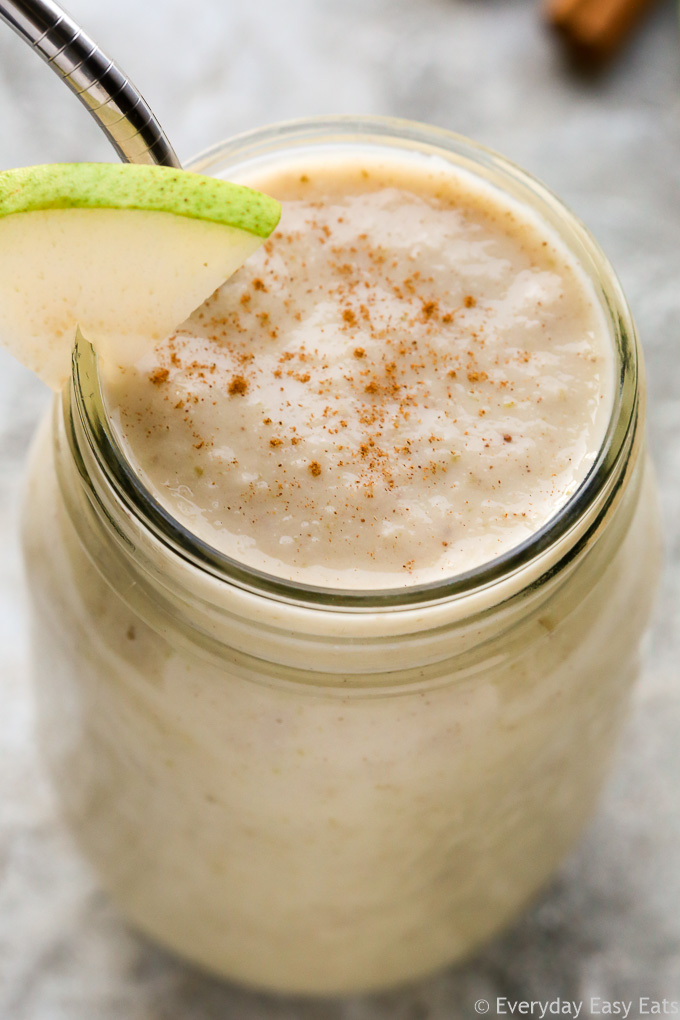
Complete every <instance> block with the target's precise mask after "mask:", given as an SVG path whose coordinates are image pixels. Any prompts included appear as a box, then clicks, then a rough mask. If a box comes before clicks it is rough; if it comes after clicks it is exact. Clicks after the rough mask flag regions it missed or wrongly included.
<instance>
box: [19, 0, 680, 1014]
mask: <svg viewBox="0 0 680 1020" xmlns="http://www.w3.org/2000/svg"><path fill="white" fill-rule="evenodd" d="M71 12H72V13H73V14H74V16H75V17H76V18H79V19H80V20H81V21H82V23H84V25H85V26H86V28H87V30H88V31H89V32H90V33H91V34H92V35H93V36H94V37H95V38H97V39H98V40H99V41H100V42H101V43H102V45H104V46H105V47H106V48H108V49H109V51H110V52H111V53H113V54H115V55H116V57H117V59H118V60H119V61H120V62H121V63H122V65H123V66H124V67H125V69H126V70H127V71H128V73H130V74H132V76H133V78H134V80H135V81H136V82H137V84H138V85H139V87H140V88H141V89H142V90H143V92H144V93H145V94H146V96H147V98H148V99H149V100H150V102H151V103H152V105H153V107H154V109H155V111H156V112H157V114H158V116H159V117H160V119H161V121H162V123H163V124H164V125H165V127H166V129H167V131H168V133H169V134H170V136H171V139H172V141H173V143H174V145H175V146H176V148H177V150H178V153H179V154H180V157H183V158H186V157H188V156H189V155H190V154H191V153H193V152H195V151H196V150H198V149H200V148H203V147H205V146H207V145H209V144H211V143H212V142H214V141H216V140H218V139H219V138H223V137H226V136H228V135H230V134H233V133H234V132H237V131H239V130H244V129H247V128H250V127H255V126H258V125H262V124H264V123H267V122H271V121H274V120H279V119H284V118H289V117H296V116H303V115H307V114H313V113H327V112H338V113H340V112H343V113H344V112H357V113H369V112H370V113H385V114H395V115H400V116H406V117H412V118H416V119H419V120H425V121H431V122H433V123H435V124H439V125H441V126H444V127H448V128H453V129H455V130H458V131H461V132H463V133H465V134H469V135H471V136H473V137H475V138H477V139H479V140H481V141H483V142H485V143H487V144H489V145H491V146H493V147H494V148H497V149H499V150H501V151H502V152H504V153H505V154H506V155H508V156H510V157H511V158H513V159H514V160H516V161H517V162H518V163H520V164H523V165H524V166H526V167H527V168H528V169H530V170H531V171H533V172H534V173H535V174H537V175H538V176H539V177H542V178H543V179H544V180H545V181H546V182H547V183H548V184H549V185H550V186H551V187H552V188H553V189H554V190H555V191H557V192H558V193H559V194H560V195H561V196H562V197H563V198H565V199H566V201H567V202H568V203H569V204H571V205H572V207H573V208H574V209H575V210H576V211H577V212H578V213H579V214H580V215H581V217H582V218H583V219H584V220H585V221H586V222H587V224H588V225H589V226H590V227H591V229H592V230H593V231H594V233H595V234H596V236H597V237H598V239H599V240H600V242H601V243H602V244H603V246H604V248H605V250H606V251H607V252H608V254H609V255H610V258H611V259H612V261H613V262H614V265H615V266H616V268H617V270H618V272H619V274H620V276H621V278H622V280H623V284H624V287H625V289H626V291H627V293H628V295H629V298H630V300H631V303H632V305H633V309H634V312H635V314H636V317H637V319H638V323H639V326H640V330H641V333H642V336H643V340H644V346H645V350H646V356H647V365H648V371H649V391H650V399H649V422H650V438H651V444H652V449H653V454H654V458H655V461H656V465H657V469H658V474H659V478H660V483H661V492H662V504H663V513H664V519H665V525H666V535H667V568H666V572H665V576H664V581H663V587H662V592H661V596H660V600H659V605H658V608H657V612H656V617H655V622H654V627H653V630H652V634H651V637H650V639H649V642H648V644H647V647H646V654H645V663H644V671H643V675H642V678H641V682H640V684H639V686H638V688H637V692H636V695H635V699H634V705H633V713H632V716H631V719H630V723H629V726H628V730H627V733H626V737H625V741H624V746H623V749H622V752H621V754H620V756H619V759H618V762H617V766H616V770H615V773H614V774H613V776H612V779H611V782H610V783H609V786H608V788H607V790H606V792H605V795H604V797H603V799H602V802H601V805H600V809H599V812H598V814H597V817H596V818H595V820H594V821H593V823H592V825H591V826H590V828H589V830H588V832H587V834H586V836H585V838H584V840H583V841H582V843H581V845H580V847H579V848H578V850H577V851H576V853H575V854H574V855H573V856H572V858H571V860H570V861H568V863H567V864H566V866H565V867H564V868H563V870H562V871H561V873H560V874H559V875H558V876H557V878H556V879H555V880H554V882H553V884H552V886H551V887H550V889H548V890H547V891H546V893H545V895H544V896H543V897H542V898H541V900H540V902H539V903H538V904H537V905H536V906H535V907H534V908H533V909H532V910H531V912H530V913H529V914H527V915H526V916H525V917H524V918H523V919H521V920H520V921H519V923H517V924H516V925H515V926H514V927H513V928H512V930H511V931H509V932H507V933H506V934H505V935H504V936H503V937H502V938H501V939H499V940H497V941H496V942H495V943H494V944H492V945H491V946H489V947H487V948H486V949H485V950H484V951H483V952H482V953H481V954H479V955H478V956H477V957H476V958H475V959H474V960H472V961H470V962H469V963H468V964H466V965H465V966H462V967H459V968H456V969H453V970H450V971H448V972H446V973H443V974H440V975H438V976H437V977H435V978H433V979H431V980H429V981H427V982H424V983H422V984H420V985H418V986H416V987H413V988H410V989H408V990H405V991H401V992H398V993H394V994H390V995H383V996H379V997H369V998H355V999H351V1000H343V1001H331V1002H325V1003H324V1002H317V1001H298V1000H279V999H275V998H270V997H264V996H258V995H254V994H251V993H249V992H246V991H243V990H241V989H238V988H234V987H230V986H228V985H224V984H221V983H219V982H217V981H214V980H212V979H210V978H206V977H205V976H203V975H201V974H200V973H198V972H197V971H195V970H193V969H191V968H190V967H188V966H185V965H184V964H182V963H180V962H178V961H176V960H174V959H173V958H171V957H170V956H169V955H167V954H166V953H164V952H163V951H161V950H159V949H157V948H156V947H154V946H153V945H151V944H150V943H148V942H147V941H145V940H143V939H141V938H139V937H138V936H136V935H135V934H134V933H132V932H131V931H130V930H129V929H128V928H127V927H126V925H125V924H124V922H123V921H122V920H121V918H120V917H119V916H118V914H117V913H116V911H115V910H114V909H113V907H112V906H111V905H110V904H109V903H108V902H107V900H106V899H105V897H104V896H103V895H102V894H101V893H100V892H99V890H98V888H97V885H96V882H95V881H94V880H93V879H92V877H91V876H90V874H89V873H88V870H87V868H86V866H85V865H84V863H83V862H82V861H81V859H80V858H79V857H78V855H77V853H76V851H75V849H74V847H73V846H72V844H71V842H70V839H69V837H68V835H67V834H66V832H65V831H64V830H63V828H62V826H61V824H60V822H59V820H58V816H57V813H56V810H55V805H54V803H53V800H52V797H51V793H50V790H49V787H48V784H47V782H46V779H45V776H44V774H43V772H42V770H41V767H40V764H39V762H38V760H37V758H36V755H35V752H34V747H33V740H32V729H31V727H32V705H31V696H30V690H29V686H28V680H27V666H26V648H25V646H26V635H25V617H24V607H23V601H22V598H23V596H22V587H21V569H20V561H19V556H18V551H17V530H18V525H19V520H18V517H19V511H18V497H19V492H20V487H21V475H22V467H23V464H24V460H25V456H26V451H27V447H28V444H29V441H30V436H31V432H32V430H33V428H34V426H35V423H36V421H37V418H38V416H39V414H40V412H41V409H42V408H43V407H44V406H45V404H46V401H47V394H46V393H45V392H44V391H43V389H42V387H41V386H40V385H39V384H38V383H37V382H36V381H35V380H33V379H32V378H31V377H30V376H29V374H28V373H27V372H25V371H23V370H22V369H21V368H19V367H18V366H17V365H15V364H14V363H12V362H11V361H10V359H9V358H8V357H5V356H0V698H1V700H0V706H1V707H0V762H1V763H2V764H1V768H0V1020H293V1018H299V1020H321V1018H324V1020H387V1018H390V1020H426V1018H429V1020H444V1018H446V1020H449V1018H450V1020H455V1018H459V1017H472V1016H474V1015H475V1013H474V1002H475V1000H477V999H479V998H482V997H483V998H486V999H488V1000H490V1001H491V1002H492V1003H493V1001H494V1000H495V997H496V996H499V995H500V996H507V997H509V998H511V999H515V1000H518V999H528V1000H531V999H534V1000H543V1001H545V1000H556V999H557V998H558V997H559V998H561V999H562V1000H565V999H571V1000H577V1001H585V1005H584V1007H583V1010H582V1013H581V1015H582V1016H583V1015H588V1003H589V1000H590V998H591V996H599V997H601V998H603V999H610V1000H613V999H618V1000H633V1001H634V1003H637V1001H638V999H639V998H640V996H649V997H650V998H653V999H658V1000H661V999H663V998H666V999H671V1000H672V999H675V1000H680V741H679V740H678V733H679V731H680V686H679V684H678V680H677V677H678V665H677V664H678V661H679V658H680V635H679V634H678V604H679V603H678V594H679V592H678V589H679V588H680V544H679V540H678V539H679V535H680V528H679V526H678V521H679V520H680V399H679V397H678V393H679V391H680V379H679V378H678V376H679V374H680V373H679V372H678V367H677V362H678V360H679V359H680V348H679V346H678V341H679V339H680V46H679V40H678V33H677V24H676V11H675V9H674V5H673V4H671V3H668V4H667V5H666V4H662V5H660V7H659V8H658V9H657V11H656V12H655V13H654V15H653V16H652V18H651V20H650V21H649V23H648V24H647V25H646V26H645V29H644V31H643V32H642V34H641V35H640V37H639V38H638V39H636V40H635V42H634V44H633V45H632V46H631V47H630V48H629V49H628V50H627V51H626V53H625V55H624V56H623V57H622V59H620V60H619V61H618V62H617V63H616V64H615V65H614V66H613V67H612V68H611V69H610V70H609V71H608V72H607V73H606V74H604V75H601V76H599V77H596V78H593V77H584V76H581V75H577V74H575V73H573V71H572V70H571V69H570V68H569V67H568V66H567V65H566V64H565V62H564V61H563V60H562V59H561V58H560V55H559V53H558V51H557V50H556V48H555V46H554V45H553V40H552V39H551V38H550V37H549V36H548V35H547V34H546V33H545V32H544V30H543V29H542V27H541V25H540V22H539V18H538V10H537V4H536V3H534V2H530V0H288V2H287V3H285V4H282V3H281V2H280V0H252V2H250V3H248V4H245V3H237V2H235V0H232V2H228V0H193V2H192V4H191V5H186V4H185V3H180V0H156V2H151V3H147V4H139V3H137V2H136V0H116V2H115V3H114V2H113V0H111V2H109V3H102V2H101V0H71ZM0 125H1V129H0V165H1V166H15V165H21V164H30V163H37V162H49V161H58V160H79V159H95V160H96V159H107V158H111V153H110V152H109V150H108V148H107V144H106V142H105V140H104V139H103V137H101V136H100V135H99V134H98V132H97V129H96V128H95V126H94V124H93V123H91V122H90V120H89V118H88V117H87V115H86V114H85V113H84V112H83V111H82V110H81V108H80V107H79V105H78V104H77V103H76V102H75V100H73V99H72V97H71V96H70V95H69V94H68V92H67V90H66V89H64V88H63V87H62V86H59V85H58V83H57V81H56V79H54V80H53V77H52V75H51V74H50V72H49V70H48V69H47V68H46V67H44V66H43V65H42V64H41V63H40V62H39V61H38V60H37V59H36V58H35V57H33V56H32V55H31V54H30V53H29V51H28V49H27V48H25V47H24V46H22V44H21V43H20V41H19V40H18V39H16V38H15V37H14V36H12V35H11V34H10V33H9V31H4V30H3V31H0ZM638 1012H639V1010H638V1007H637V1005H634V1006H633V1009H632V1012H631V1016H636V1015H637V1014H638ZM490 1015H492V1016H494V1015H496V1013H495V1008H494V1006H493V1005H492V1009H491V1013H490ZM534 1015H537V1014H536V1013H534Z"/></svg>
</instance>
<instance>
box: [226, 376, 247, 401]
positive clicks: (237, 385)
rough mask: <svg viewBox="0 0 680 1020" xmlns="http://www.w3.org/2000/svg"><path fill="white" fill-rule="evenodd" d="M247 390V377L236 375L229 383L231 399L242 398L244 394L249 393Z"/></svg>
mask: <svg viewBox="0 0 680 1020" xmlns="http://www.w3.org/2000/svg"><path fill="white" fill-rule="evenodd" d="M247 390H248V380H247V379H246V378H245V376H242V375H235V376H234V378H233V379H232V380H231V382H230V383H229V395H230V396H231V397H235V396H237V395H238V396H241V397H242V396H243V394H244V393H246V392H247Z"/></svg>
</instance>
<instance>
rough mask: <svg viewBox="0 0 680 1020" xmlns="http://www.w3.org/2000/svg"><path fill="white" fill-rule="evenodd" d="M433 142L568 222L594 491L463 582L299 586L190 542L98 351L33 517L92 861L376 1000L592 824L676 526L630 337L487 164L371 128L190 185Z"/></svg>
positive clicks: (285, 976)
mask: <svg viewBox="0 0 680 1020" xmlns="http://www.w3.org/2000/svg"><path fill="white" fill-rule="evenodd" d="M357 145H358V146H360V147H362V151H365V148H366V147H369V148H371V149H372V150H373V149H378V150H381V149H384V148H385V147H386V148H387V149H389V150H390V151H391V152H395V151H399V152H410V153H413V152H416V153H422V154H423V155H433V156H436V157H437V158H438V159H439V160H447V161H451V162H452V163H454V164H456V165H458V166H462V167H464V168H465V169H467V170H469V171H471V172H474V173H475V174H478V175H480V176H481V177H482V178H484V179H486V180H487V181H490V182H491V183H492V184H493V185H494V186H496V187H499V188H501V189H503V190H504V191H506V192H509V193H510V194H512V195H513V196H515V197H516V198H518V199H519V200H520V201H521V202H523V203H524V204H525V205H526V206H528V207H530V208H532V209H533V210H535V211H536V213H537V214H538V215H539V216H540V217H542V218H543V219H544V221H545V222H547V223H548V224H550V225H551V227H552V228H553V229H556V230H557V231H558V232H559V234H560V235H561V237H562V239H563V241H564V243H565V244H566V245H567V246H568V247H569V248H570V249H571V250H572V251H573V252H574V253H575V254H576V256H577V257H578V259H579V261H580V263H581V265H582V266H583V268H584V270H585V271H586V273H587V274H588V275H589V276H590V278H591V279H592V281H593V283H594V286H595V289H596V292H597V295H598V299H599V300H601V302H602V305H603V307H604V308H605V310H606V314H607V319H608V324H609V327H610V329H611V338H612V345H613V347H614V349H615V352H616V358H617V365H618V369H619V375H618V379H619V388H618V393H617V395H616V399H615V404H614V408H613V412H612V417H611V421H610V424H609V428H608V431H607V435H606V437H605V440H604V442H603V445H602V448H601V450H600V452H599V455H598V457H597V460H596V462H595V464H594V466H593V468H592V469H591V471H590V473H589V474H588V476H587V477H586V478H585V480H584V481H583V483H582V484H581V485H580V487H579V488H578V490H577V491H576V492H575V493H574V494H573V495H572V496H571V497H570V499H569V501H568V503H567V504H566V505H565V506H564V507H563V508H562V509H561V510H560V511H559V512H558V513H557V514H556V515H555V516H554V517H553V519H552V520H551V521H550V522H549V524H548V525H547V526H546V527H544V528H542V529H541V530H540V531H538V532H537V533H536V534H534V535H533V536H532V537H531V538H530V539H528V540H527V541H525V542H524V543H523V544H522V545H521V546H518V547H517V548H515V549H513V550H512V551H511V552H509V553H507V554H505V555H503V556H502V557H500V558H499V559H497V560H494V561H493V562H491V563H487V564H485V565H484V566H482V567H480V568H478V569H475V570H472V571H470V572H468V573H467V574H465V575H460V576H457V577H454V578H452V579H450V580H449V581H447V582H446V583H439V582H438V583H436V584H430V585H422V586H420V587H418V586H412V587H406V588H403V589H400V590H394V589H392V590H389V591H383V592H370V591H361V592H354V591H346V590H345V591H330V590H324V589H316V588H305V587H304V586H302V585H300V584H295V583H292V582H291V583H288V582H285V581H283V580H280V579H279V580H277V579H275V578H271V577H268V576H266V575H264V574H260V573H258V572H257V571H255V570H250V569H248V568H246V567H244V566H242V565H239V564H238V563H235V562H233V561H231V560H229V559H228V558H227V557H225V556H222V555H220V554H219V553H217V552H216V551H215V550H213V549H210V548H209V547H207V546H206V545H205V544H204V543H202V542H201V541H200V540H198V539H197V538H196V537H195V536H192V535H191V534H189V533H188V532H186V531H185V530H184V529H183V528H182V527H181V526H180V525H179V524H178V523H177V522H176V521H174V520H173V519H172V518H171V517H170V516H169V515H168V513H167V512H166V511H165V510H164V509H163V508H162V507H161V506H160V505H159V504H158V503H157V502H156V501H155V500H154V499H153V497H152V496H151V495H150V494H149V493H148V492H146V491H145V490H144V488H143V486H142V484H141V482H140V480H139V479H138V478H137V477H136V476H135V474H134V472H133V470H132V468H131V466H130V464H129V463H128V462H127V461H126V458H125V453H124V451H123V450H122V449H121V448H120V447H119V445H118V443H117V440H116V437H115V435H114V433H113V431H112V429H111V427H110V424H109V422H108V420H107V417H106V412H105V409H104V405H103V401H102V395H101V392H100V385H99V380H98V375H97V364H96V359H95V357H94V354H93V352H92V350H91V348H89V347H88V346H87V345H81V346H80V347H79V348H77V349H76V351H75V354H74V371H73V378H72V382H71V385H70V388H69V389H68V390H66V391H65V392H64V393H63V395H62V397H61V398H60V399H58V400H57V401H56V403H55V405H54V407H53V410H52V414H51V417H50V419H49V420H48V421H46V422H45V423H44V424H43V426H42V428H41V430H40V433H39V436H38V438H37V440H36V443H35V446H34V451H33V455H32V460H31V466H30V477H29V484H28V488H27V497H26V501H25V511H24V520H25V531H24V543H25V555H26V562H27V572H28V579H29V585H30V592H31V605H32V635H33V638H32V641H33V655H34V668H35V683H36V687H37V693H38V711H39V730H40V738H41V743H42V746H43V748H44V751H45V755H46V759H47V762H48V764H49V769H50V771H51V774H52V776H53V778H54V781H55V784H56V786H57V789H58V791H59V794H60V796H61V799H62V801H63V805H64V810H65V813H66V816H67V818H68V819H69V822H70V824H71V826H72V828H73V831H74V832H75V834H76V836H77V838H78V841H79V843H80V844H81V846H82V847H83V849H84V851H85V853H86V854H87V856H88V857H89V859H90V860H91V861H92V862H93V864H94V866H95V868H96V869H97V871H98V872H99V874H100V876H101V879H102V882H103V883H104V885H105V886H106V888H107V889H108V890H109V891H110V893H111V895H112V896H113V897H114V899H115V900H116V902H117V903H119V904H120V906H121V908H122V910H123V911H124V913H125V914H126V915H127V917H128V918H130V920H131V921H132V923H133V924H135V925H136V926H138V927H139V928H140V929H142V930H143V931H145V932H147V933H148V934H150V935H151V936H153V937H154V938H156V939H157V940H159V941H160V942H162V943H164V944H165V945H167V946H169V947H171V948H172V949H174V950H176V951H177V952H179V953H181V954H183V955H184V956H186V957H188V958H189V959H191V960H193V961H195V962H197V963H199V964H201V965H203V966H205V967H207V968H209V969H211V970H213V971H215V972H217V973H219V974H222V975H225V976H228V977H230V978H234V979H237V980H240V981H244V982H247V983H249V984H252V985H256V986H259V987H263V988H268V989H273V990H283V991H287V992H303V993H311V992H321V993H337V992H347V991H357V990H368V989H376V988H381V987H385V986H388V985H390V984H394V983H397V982H401V981H405V980H408V979H412V978H415V977H417V976H419V975H422V974H424V973H426V972H428V971H430V970H432V969H434V968H436V967H439V966H441V965H444V964H446V963H449V962H450V961H452V960H454V959H456V958H459V957H461V956H462V955H464V954H466V953H469V952H470V951H471V950H472V949H473V948H474V947H475V946H476V945H478V944H479V943H480V942H481V941H482V940H484V939H486V938H488V937H489V936H490V935H491V934H492V933H494V932H495V931H497V930H498V929H499V928H501V927H502V926H503V925H504V924H506V923H508V921H509V920H510V919H511V918H512V917H513V915H514V914H516V912H517V911H518V910H519V909H520V908H521V907H523V906H524V905H525V904H526V903H527V902H528V901H529V900H530V899H531V897H532V896H533V895H534V894H535V893H536V892H537V890H539V889H540V887H541V886H542V885H543V883H544V882H545V881H546V879H547V878H548V877H549V876H550V874H551V873H552V872H553V871H554V869H555V868H556V867H557V865H558V864H559V862H560V861H561V859H562V858H563V856H564V854H565V853H566V852H567V851H568V850H569V848H570V847H571V846H572V844H573V843H574V840H575V839H576V837H577V836H578V834H579V832H580V831H581V829H582V827H583V825H584V823H585V821H586V820H587V818H588V816H589V815H590V813H591V811H592V809H593V804H594V801H595V798H596V796H597V793H598V790H599V788H600V786H601V784H602V781H603V777H604V776H605V774H606V769H607V765H608V763H609V760H610V756H611V752H612V748H613V746H614V744H615V741H616V738H617V736H618V734H619V732H620V729H621V724H622V720H623V718H624V715H625V710H626V704H627V700H628V693H629V690H630V686H631V683H632V681H633V679H634V677H635V674H636V670H637V663H638V646H639V642H640V638H641V635H642V632H643V628H644V626H645V623H646V620H647V617H648V612H649V606H650V600H651V597H652V594H653V590H654V587H655V582H656V577H657V572H658V562H659V529H658V520H657V510H656V501H655V491H654V484H653V479H652V476H651V472H650V469H649V466H648V463H647V458H646V455H645V447H644V429H643V422H642V418H643V402H644V400H643V384H642V376H641V369H640V352H639V349H638V345H637V339H636V334H635V328H634V325H633V322H632V319H631V316H630V312H629V309H628V307H627V305H626V302H625V299H624V297H623V295H622V294H621V291H620V288H619V286H618V283H617V281H616V279H615V277H614V275H613V273H612V270H611V268H610V266H609V264H608V263H607V261H606V260H605V258H604V256H603V255H602V253H601V252H600V250H599V248H598V247H597V246H596V244H595V243H594V242H593V240H592V239H591V238H590V236H589V235H588V234H587V232H586V231H585V230H584V228H583V227H582V226H581V225H580V224H579V223H578V221H577V220H576V219H575V218H574V217H573V216H572V215H571V213H570V212H569V211H568V210H567V209H565V207H564V206H563V205H562V204H561V203H560V202H559V201H558V200H557V199H556V198H554V196H552V195H551V194H550V193H549V192H547V191H546V190H545V189H544V188H543V187H542V186H541V185H539V184H538V183H537V182H536V181H534V180H533V179H531V178H529V177H528V176H527V175H525V174H524V173H522V172H521V171H519V170H518V169H516V168H515V167H513V166H511V165H509V164H508V163H507V162H505V161H503V160H501V159H499V158H498V157H497V156H495V155H494V154H492V153H489V152H488V151H486V150H484V149H482V148H480V147H479V146H477V145H474V144H472V143H471V142H468V141H466V140H464V139H462V138H459V137H457V136H454V135H451V134H449V133H447V132H443V131H438V130H436V129H434V128H429V127H423V126H419V125H414V124H410V123H404V122H398V121H390V120H383V119H377V118H364V119H359V120H357V119H351V118H332V119H330V120H313V121H303V122H298V123H293V124H286V125H282V126H277V127H274V128H269V129H266V130H263V131H258V132H254V133H252V134H250V135H246V136H243V137H241V138H238V139H236V140H235V141H232V142H229V143H227V144H226V145H223V146H219V147H217V148H216V149H213V150H211V151H210V152H209V153H208V154H207V155H205V156H203V157H202V158H200V159H199V160H198V161H197V162H196V163H195V164H194V165H193V169H196V170H199V171H201V172H203V173H211V174H217V175H220V176H229V177H230V178H232V179H236V180H247V179H248V175H249V173H251V172H252V170H253V169H257V168H258V167H261V166H263V165H267V161H274V160H276V159H278V158H280V156H281V155H282V154H285V153H289V152H292V151H298V152H299V151H302V150H304V149H306V148H310V149H313V150H314V151H315V152H316V151H318V150H319V149H320V148H323V149H324V151H328V152H329V153H332V152H333V151H340V150H342V151H345V150H346V149H347V147H348V146H350V147H351V146H357Z"/></svg>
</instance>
